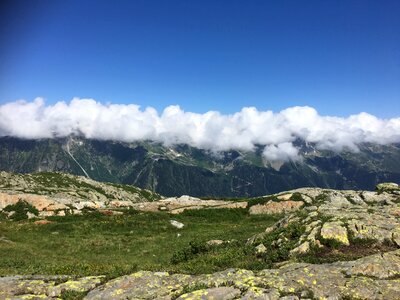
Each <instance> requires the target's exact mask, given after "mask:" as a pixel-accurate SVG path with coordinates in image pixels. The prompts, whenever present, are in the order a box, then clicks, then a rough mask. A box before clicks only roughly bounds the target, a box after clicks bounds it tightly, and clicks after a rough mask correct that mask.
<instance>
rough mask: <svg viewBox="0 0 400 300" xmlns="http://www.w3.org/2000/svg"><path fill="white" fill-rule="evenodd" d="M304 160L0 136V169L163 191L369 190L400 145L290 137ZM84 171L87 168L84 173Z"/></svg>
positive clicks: (391, 176)
mask: <svg viewBox="0 0 400 300" xmlns="http://www.w3.org/2000/svg"><path fill="white" fill-rule="evenodd" d="M296 144H297V146H298V148H299V149H300V154H301V155H302V157H303V158H302V160H299V161H287V162H270V161H266V160H265V159H264V158H263V156H262V151H261V150H260V149H261V147H260V149H257V148H256V149H255V151H253V152H251V151H238V150H231V151H223V152H218V153H215V152H211V151H207V150H203V149H198V148H195V147H191V146H189V145H185V144H179V145H171V146H169V147H167V146H164V145H162V144H160V143H155V142H151V141H142V142H133V143H126V142H117V141H101V140H91V139H85V138H81V137H68V138H56V139H40V140H24V139H19V138H13V137H2V138H0V170H4V171H8V172H17V173H31V172H40V171H49V172H52V171H60V172H64V173H70V174H74V175H83V176H86V175H87V176H89V177H90V178H92V179H95V180H100V181H105V182H114V183H121V184H130V185H134V186H138V187H141V188H146V189H149V190H152V191H155V192H157V193H160V194H162V195H165V196H180V195H184V194H187V195H191V196H196V197H254V196H260V195H265V194H272V193H276V192H280V191H284V190H290V189H294V188H299V187H304V186H310V187H321V188H334V189H365V190H372V189H374V187H375V185H376V184H377V183H379V182H386V181H394V182H399V181H400V171H399V170H400V145H398V144H392V145H377V144H362V145H360V150H359V152H358V153H356V152H350V151H344V152H341V153H335V152H332V151H327V150H318V149H317V148H316V147H315V145H312V144H309V143H308V144H307V143H305V142H303V141H296ZM85 172H86V174H85Z"/></svg>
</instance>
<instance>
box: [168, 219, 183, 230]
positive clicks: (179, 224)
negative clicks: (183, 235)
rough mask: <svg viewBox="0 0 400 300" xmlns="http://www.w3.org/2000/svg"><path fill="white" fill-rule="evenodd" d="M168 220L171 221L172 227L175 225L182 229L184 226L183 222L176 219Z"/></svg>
mask: <svg viewBox="0 0 400 300" xmlns="http://www.w3.org/2000/svg"><path fill="white" fill-rule="evenodd" d="M169 222H170V223H171V225H172V226H174V227H176V228H178V229H182V228H183V227H184V226H185V224H183V223H181V222H178V221H175V220H171V221H169Z"/></svg>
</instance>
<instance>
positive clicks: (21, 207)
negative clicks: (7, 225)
mask: <svg viewBox="0 0 400 300" xmlns="http://www.w3.org/2000/svg"><path fill="white" fill-rule="evenodd" d="M3 211H8V212H12V211H14V212H15V213H14V214H13V215H11V216H10V219H12V220H14V221H20V220H26V219H28V212H30V213H31V214H34V215H36V216H37V215H39V211H38V210H37V209H36V207H34V206H32V205H31V204H29V203H28V202H26V201H24V200H21V199H20V200H18V202H17V203H15V204H11V205H7V206H6V207H5V208H4V209H3Z"/></svg>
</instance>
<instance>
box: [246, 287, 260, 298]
mask: <svg viewBox="0 0 400 300" xmlns="http://www.w3.org/2000/svg"><path fill="white" fill-rule="evenodd" d="M248 291H251V292H253V293H254V295H255V296H261V295H262V294H263V291H262V289H261V288H259V287H255V286H252V287H250V288H249V289H248Z"/></svg>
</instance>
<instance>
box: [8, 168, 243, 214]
mask: <svg viewBox="0 0 400 300" xmlns="http://www.w3.org/2000/svg"><path fill="white" fill-rule="evenodd" d="M18 201H24V202H26V203H28V204H30V205H32V206H33V207H34V208H36V209H37V210H38V211H39V215H38V216H39V217H47V216H53V215H59V216H63V215H65V214H66V213H69V214H80V213H81V212H82V210H83V209H84V208H89V209H94V210H100V211H109V212H111V213H110V214H115V213H117V212H114V213H113V212H112V211H113V210H118V209H121V208H132V209H135V210H139V211H147V212H156V211H166V212H169V213H172V214H179V213H182V212H183V211H185V210H188V209H202V208H246V207H247V202H244V201H242V202H235V201H222V200H201V199H199V198H194V197H190V196H181V197H171V198H166V199H163V198H162V197H161V196H160V195H158V194H156V193H152V192H150V191H147V190H141V189H139V188H136V187H132V186H124V185H115V184H106V183H100V182H97V181H94V180H91V179H88V178H86V177H79V176H72V175H67V174H61V173H43V174H41V173H38V174H25V175H22V174H10V173H6V172H0V211H1V210H2V209H4V208H5V207H7V206H9V205H15V204H16V203H17V202H18Z"/></svg>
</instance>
